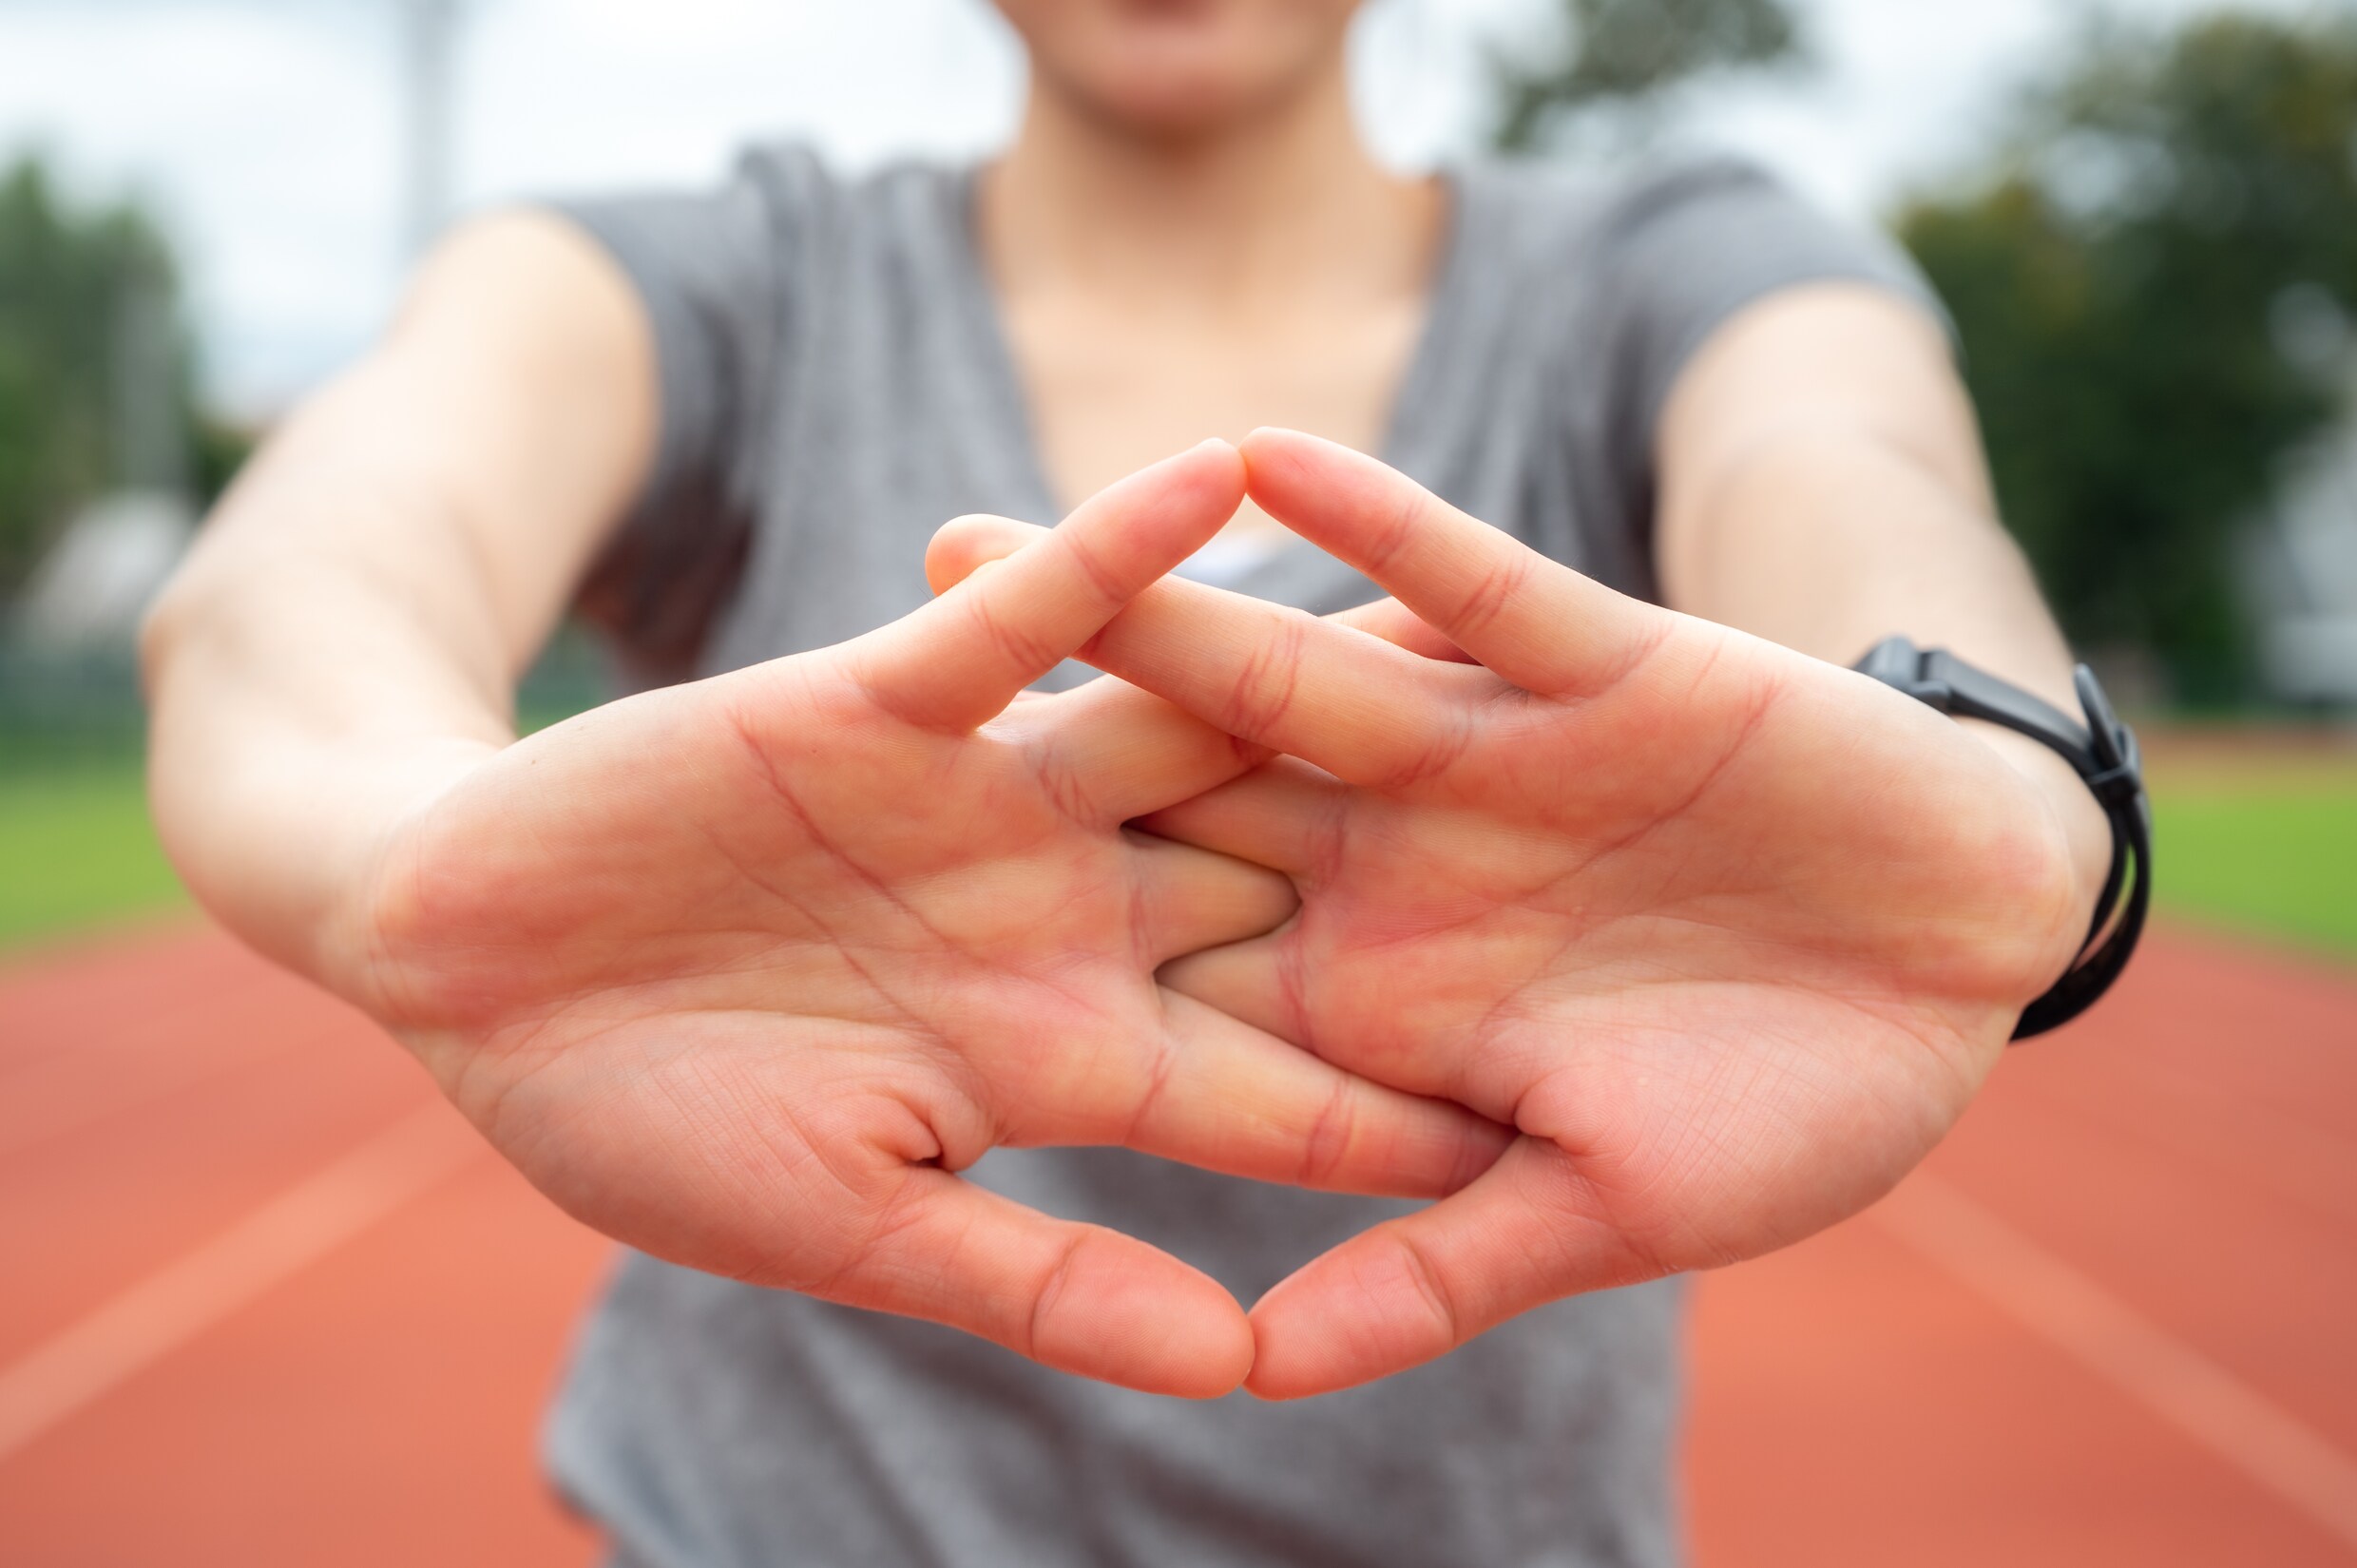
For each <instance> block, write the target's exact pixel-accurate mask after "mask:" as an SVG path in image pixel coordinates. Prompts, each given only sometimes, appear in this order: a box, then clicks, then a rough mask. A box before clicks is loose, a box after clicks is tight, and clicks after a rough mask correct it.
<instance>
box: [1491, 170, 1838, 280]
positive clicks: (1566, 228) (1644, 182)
mask: <svg viewBox="0 0 2357 1568" xmlns="http://www.w3.org/2000/svg"><path fill="white" fill-rule="evenodd" d="M1452 179H1453V180H1454V182H1455V183H1456V186H1457V188H1458V190H1459V191H1460V192H1461V193H1462V196H1463V200H1464V201H1465V204H1466V222H1467V226H1468V227H1469V228H1473V229H1476V230H1478V231H1480V233H1479V238H1480V239H1481V240H1482V241H1483V242H1484V243H1485V245H1487V246H1489V247H1492V248H1493V249H1494V251H1495V253H1496V254H1497V255H1499V256H1501V257H1502V258H1506V259H1510V260H1515V261H1520V262H1523V263H1525V264H1539V265H1546V266H1553V267H1558V268H1560V267H1561V266H1562V262H1563V260H1564V258H1567V257H1573V256H1579V257H1592V256H1593V255H1595V254H1596V253H1598V252H1600V251H1607V250H1611V249H1614V248H1617V247H1623V246H1626V245H1628V244H1629V243H1631V242H1632V241H1633V240H1636V239H1641V238H1644V237H1646V236H1647V235H1649V234H1650V233H1652V232H1654V231H1657V230H1658V229H1659V228H1661V227H1662V226H1663V225H1665V224H1673V225H1678V226H1684V227H1689V228H1692V227H1696V226H1703V227H1707V226H1712V225H1717V224H1726V225H1730V226H1732V225H1734V224H1737V223H1740V222H1743V221H1745V220H1748V219H1753V218H1755V217H1756V216H1757V215H1758V214H1759V213H1760V212H1761V211H1762V210H1764V209H1782V210H1785V211H1789V212H1792V213H1795V214H1808V215H1810V216H1811V218H1812V219H1813V220H1817V221H1820V222H1821V221H1824V219H1823V218H1822V215H1819V214H1817V213H1816V212H1815V209H1813V208H1812V207H1811V205H1810V204H1809V203H1808V202H1807V201H1805V200H1804V199H1803V198H1801V197H1800V196H1799V195H1798V194H1796V193H1795V192H1794V191H1793V190H1792V188H1791V187H1790V186H1788V185H1787V184H1786V183H1785V182H1783V181H1781V180H1780V179H1778V178H1777V177H1776V176H1775V175H1773V174H1772V173H1770V172H1769V171H1768V170H1767V169H1765V168H1763V167H1762V166H1760V165H1759V164H1757V163H1752V162H1751V161H1749V160H1747V159H1743V158H1739V157H1734V156H1732V155H1728V154H1692V155H1686V156H1680V157H1668V158H1658V159H1647V160H1642V161H1638V162H1636V163H1627V164H1620V165H1615V166H1611V167H1590V166H1585V165H1562V164H1555V163H1543V162H1537V161H1513V162H1504V161H1501V162H1484V163H1471V164H1468V165H1466V166H1465V167H1463V168H1461V169H1459V170H1456V171H1455V172H1454V173H1453V175H1452Z"/></svg>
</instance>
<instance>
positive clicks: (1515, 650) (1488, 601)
mask: <svg viewBox="0 0 2357 1568" xmlns="http://www.w3.org/2000/svg"><path fill="white" fill-rule="evenodd" d="M1242 449H1243V452H1244V463H1245V471H1246V473H1247V475H1248V476H1249V480H1250V484H1251V487H1252V495H1253V499H1254V500H1255V501H1257V502H1258V503H1259V504H1260V505H1261V507H1263V508H1264V509H1265V510H1266V511H1267V512H1268V513H1269V515H1270V516H1272V517H1274V518H1275V519H1276V520H1277V521H1278V522H1280V523H1282V524H1284V525H1285V526H1287V527H1289V528H1291V529H1293V531H1294V532H1295V533H1297V534H1299V535H1301V536H1302V537H1303V538H1304V539H1307V540H1309V541H1311V542H1312V543H1313V544H1315V545H1319V546H1320V547H1321V548H1323V549H1325V550H1327V551H1329V552H1330V553H1332V554H1333V555H1335V556H1338V557H1340V558H1341V559H1342V560H1344V561H1346V562H1348V563H1350V564H1351V565H1353V566H1356V567H1357V568H1358V569H1359V570H1360V571H1362V572H1365V573H1366V574H1367V575H1368V576H1369V577H1371V578H1373V579H1374V580H1375V581H1376V582H1378V583H1382V584H1383V585H1384V586H1385V587H1386V588H1389V590H1390V591H1391V592H1392V593H1393V594H1394V595H1395V596H1397V597H1398V599H1399V601H1400V602H1402V603H1404V604H1406V605H1407V606H1408V608H1409V609H1411V610H1413V611H1414V612H1415V613H1416V614H1417V615H1418V616H1419V617H1421V618H1422V619H1423V620H1424V621H1426V622H1427V623H1428V624H1429V625H1430V626H1431V627H1432V628H1433V630H1435V631H1437V632H1438V633H1439V634H1440V635H1442V636H1443V637H1446V638H1447V639H1448V640H1449V641H1451V642H1453V643H1455V644H1456V645H1457V646H1458V647H1460V648H1463V649H1464V650H1465V651H1466V653H1468V654H1471V655H1472V656H1473V657H1474V658H1475V659H1478V660H1481V661H1482V662H1483V663H1484V664H1485V665H1487V666H1488V667H1489V668H1490V669H1492V670H1495V671H1496V672H1497V673H1498V674H1499V675H1501V676H1503V677H1504V678H1505V679H1508V680H1511V681H1512V682H1514V684H1516V685H1518V686H1521V687H1523V688H1524V689H1525V690H1528V691H1535V692H1545V693H1549V694H1581V693H1587V692H1594V691H1600V690H1602V689H1603V688H1604V687H1606V686H1609V685H1611V684H1612V682H1613V681H1614V680H1615V679H1618V678H1619V675H1620V674H1621V673H1623V672H1625V671H1626V670H1628V669H1629V668H1630V667H1631V666H1633V665H1634V664H1635V663H1636V662H1637V661H1638V660H1640V659H1642V658H1643V656H1644V654H1645V653H1646V651H1647V650H1648V649H1650V648H1651V647H1652V646H1653V645H1654V643H1655V642H1656V641H1658V640H1659V638H1660V636H1661V635H1662V632H1663V630H1664V628H1665V625H1666V616H1665V613H1664V612H1662V611H1660V610H1658V609H1656V608H1654V607H1653V606H1650V605H1647V604H1643V603H1640V602H1638V601H1637V600H1634V599H1630V598H1628V597H1626V596H1625V595H1622V594H1617V593H1615V592H1613V591H1612V590H1611V589H1609V588H1607V587H1605V586H1603V584H1601V583H1596V582H1593V581H1591V580H1589V579H1588V578H1585V577H1582V576H1581V575H1580V574H1579V573H1578V572H1575V571H1573V570H1571V569H1570V568H1569V567H1567V566H1562V565H1559V564H1556V563H1554V562H1552V561H1549V560H1547V559H1546V557H1544V556H1543V555H1541V554H1539V553H1538V552H1537V551H1536V550H1533V549H1531V548H1530V547H1529V546H1528V545H1523V543H1522V542H1520V541H1519V540H1517V539H1515V538H1513V537H1512V536H1511V535H1509V534H1507V533H1505V532H1504V531H1503V530H1501V529H1498V528H1493V527H1491V526H1489V525H1487V524H1486V523H1482V522H1478V521H1476V520H1475V519H1473V518H1470V517H1467V516H1466V514H1465V513H1463V512H1461V511H1459V510H1457V509H1456V508H1455V507H1451V506H1449V505H1447V503H1446V502H1444V501H1442V500H1441V499H1440V498H1439V497H1437V496H1435V495H1433V494H1432V493H1431V492H1430V491H1429V490H1427V489H1426V488H1424V487H1423V486H1421V485H1418V484H1417V483H1416V482H1415V481H1414V480H1412V479H1409V478H1408V476H1407V475H1406V474H1403V473H1401V472H1399V471H1398V470H1397V469H1395V468H1388V467H1386V466H1385V465H1384V464H1381V463H1378V462H1376V461H1375V460H1374V459H1373V458H1371V457H1367V456H1364V455H1362V454H1361V453H1358V452H1354V451H1352V450H1351V449H1349V448H1348V447H1342V446H1337V445H1335V444H1334V443H1333V442H1331V441H1321V440H1319V439H1318V438H1317V437H1315V436H1311V435H1303V434H1301V433H1300V432H1298V431H1295V430H1255V431H1254V432H1253V433H1252V434H1251V435H1249V436H1247V437H1245V439H1244V442H1243V448H1242Z"/></svg>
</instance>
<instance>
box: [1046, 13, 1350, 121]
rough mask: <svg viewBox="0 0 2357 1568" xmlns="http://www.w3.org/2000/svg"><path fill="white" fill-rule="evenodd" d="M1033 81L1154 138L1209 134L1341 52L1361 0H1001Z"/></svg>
mask: <svg viewBox="0 0 2357 1568" xmlns="http://www.w3.org/2000/svg"><path fill="white" fill-rule="evenodd" d="M999 10H1001V11H1002V12H1003V13H1004V14H1005V15H1006V19H1007V21H1008V22H1010V23H1012V24H1013V26H1014V28H1015V30H1016V31H1017V32H1019V33H1021V34H1022V35H1023V39H1024V43H1025V46H1026V47H1027V48H1028V49H1029V52H1030V56H1031V68H1032V71H1033V73H1034V75H1035V77H1036V78H1037V79H1038V81H1039V83H1040V85H1041V86H1045V87H1047V88H1049V89H1051V90H1054V91H1056V92H1057V93H1059V94H1060V95H1061V96H1063V97H1064V98H1066V99H1068V100H1070V101H1072V102H1074V103H1076V104H1078V105H1081V106H1083V108H1084V109H1085V110H1086V112H1087V113H1089V114H1090V115H1091V116H1092V117H1093V118H1096V119H1098V120H1101V121H1103V122H1106V123H1108V124H1112V125H1115V126H1118V127H1120V128H1121V129H1122V130H1124V131H1126V132H1128V133H1130V134H1132V135H1138V136H1147V137H1153V138H1157V139H1167V138H1191V137H1198V136H1204V135H1211V134H1216V133H1217V132H1218V131H1220V130H1222V129H1225V128H1227V127H1229V126H1232V125H1235V124H1239V123H1241V122H1244V121H1246V120H1249V119H1251V118H1253V117H1254V116H1255V115H1256V114H1257V113H1259V112H1261V111H1262V110H1264V109H1266V108H1268V107H1270V106H1272V105H1275V104H1278V103H1281V102H1283V101H1284V100H1285V99H1286V98H1288V97H1290V96H1291V95H1292V94H1293V93H1294V92H1297V91H1299V90H1300V89H1301V87H1302V86H1303V85H1304V84H1306V83H1308V82H1310V81H1312V80H1313V79H1314V78H1315V77H1316V76H1317V74H1318V73H1319V72H1320V71H1322V70H1324V69H1327V68H1329V67H1332V65H1334V64H1335V63H1337V62H1339V60H1340V58H1341V52H1342V47H1343V36H1344V34H1345V32H1346V31H1347V30H1348V29H1349V25H1350V20H1351V13H1352V12H1353V11H1355V10H1357V0H999Z"/></svg>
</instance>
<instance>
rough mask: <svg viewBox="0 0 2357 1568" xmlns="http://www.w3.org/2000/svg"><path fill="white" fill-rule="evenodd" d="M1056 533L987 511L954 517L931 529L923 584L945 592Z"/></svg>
mask: <svg viewBox="0 0 2357 1568" xmlns="http://www.w3.org/2000/svg"><path fill="white" fill-rule="evenodd" d="M1053 532H1055V530H1054V529H1052V528H1043V527H1041V526H1039V525H1038V524H1037V523H1022V522H1018V521H1017V520H1015V519H1014V518H1011V517H999V516H996V515H994V514H992V513H989V512H971V513H968V515H966V516H964V517H953V518H951V519H949V522H947V523H944V524H943V525H942V526H940V527H938V528H935V529H934V530H933V537H932V538H931V539H930V540H929V542H927V544H926V545H925V583H926V585H927V586H928V587H929V588H931V589H932V590H933V592H934V593H935V594H945V593H948V592H949V590H950V589H951V588H954V587H956V586H957V585H958V584H959V583H963V582H965V581H966V580H967V579H968V578H969V577H971V576H973V575H974V573H975V572H976V571H978V570H980V569H981V568H982V567H984V566H987V565H989V564H991V563H992V562H996V561H1004V560H1006V558H1007V557H1008V556H1010V555H1012V554H1014V553H1015V552H1016V551H1017V550H1020V549H1022V548H1023V547H1024V546H1025V545H1035V544H1037V543H1039V542H1040V541H1041V540H1043V539H1045V538H1047V537H1048V536H1049V535H1050V534H1051V533H1053Z"/></svg>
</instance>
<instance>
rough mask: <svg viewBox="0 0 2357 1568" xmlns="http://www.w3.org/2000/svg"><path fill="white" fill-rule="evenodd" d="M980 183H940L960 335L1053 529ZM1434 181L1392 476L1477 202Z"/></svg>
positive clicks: (1005, 445) (1451, 297)
mask: <svg viewBox="0 0 2357 1568" xmlns="http://www.w3.org/2000/svg"><path fill="white" fill-rule="evenodd" d="M981 173H982V168H981V165H980V164H979V163H967V164H964V165H962V166H961V167H960V168H959V169H958V170H957V172H956V174H955V176H954V177H953V178H952V179H951V180H949V182H946V185H947V191H946V194H947V197H948V201H947V207H948V211H947V212H946V213H945V215H944V216H945V218H946V220H947V224H948V227H949V250H950V254H951V256H952V258H954V263H955V267H954V270H955V272H956V275H957V280H956V286H957V291H958V294H959V296H960V297H959V299H958V302H957V303H958V307H959V315H960V316H961V317H962V318H963V320H964V321H965V322H966V324H967V326H968V338H969V340H970V341H971V343H972V345H973V349H974V352H975V354H976V357H977V359H978V361H979V365H980V370H981V373H982V375H983V379H984V381H985V382H986V383H987V389H988V391H989V392H991V393H992V394H993V395H992V396H991V397H990V398H989V401H990V402H991V403H992V404H994V405H995V408H994V409H993V410H992V411H991V417H992V420H993V424H994V427H995V428H994V430H993V431H992V434H993V436H994V437H995V440H996V444H997V445H998V447H999V449H1000V452H1001V453H1003V454H1005V456H1006V459H1008V460H1010V465H1011V468H1012V470H1013V473H1014V475H1015V478H1016V482H1017V483H1018V484H1019V485H1020V486H1021V488H1023V489H1024V490H1025V491H1026V492H1027V493H1026V494H1025V496H1024V497H1023V500H1024V502H1025V505H1026V506H1027V507H1030V508H1031V509H1032V511H1033V515H1034V518H1035V519H1036V520H1038V521H1040V522H1043V523H1045V524H1049V525H1051V526H1052V525H1053V524H1054V523H1055V522H1056V521H1057V520H1058V519H1059V518H1061V517H1062V516H1063V515H1064V514H1063V507H1062V505H1061V503H1059V502H1058V501H1057V499H1056V493H1055V487H1054V486H1053V485H1052V484H1050V483H1049V482H1048V478H1047V466H1046V463H1045V462H1044V459H1043V458H1042V457H1041V454H1040V444H1039V438H1038V432H1037V429H1036V426H1035V424H1034V422H1033V418H1032V410H1031V399H1030V394H1029V392H1027V390H1026V389H1025V386H1024V381H1023V374H1022V372H1021V369H1020V368H1019V367H1018V366H1017V364H1016V362H1015V350H1014V344H1013V341H1012V340H1011V339H1010V338H1009V337H1008V336H1007V334H1006V317H1005V315H1004V313H1003V312H1002V311H1001V309H1000V306H999V297H998V290H997V288H996V286H995V285H993V284H992V282H991V280H990V277H989V271H988V269H987V267H986V266H985V265H984V262H983V258H982V243H981V230H980V227H979V223H978V220H979V211H978V208H977V199H978V195H979V192H980V188H981ZM1433 177H1434V178H1435V179H1437V180H1438V181H1439V182H1440V183H1441V187H1442V191H1443V193H1444V196H1445V199H1446V200H1445V205H1444V210H1443V215H1442V218H1441V223H1442V236H1441V244H1440V259H1439V262H1438V264H1437V265H1436V266H1435V267H1434V268H1433V272H1432V277H1431V281H1430V282H1429V283H1428V285H1427V289H1426V296H1425V310H1424V321H1423V324H1422V326H1421V327H1419V328H1418V330H1417V334H1416V344H1415V347H1414V349H1413V350H1411V351H1410V353H1409V354H1408V368H1407V370H1406V371H1405V372H1404V373H1402V375H1401V376H1400V379H1399V384H1398V385H1397V386H1396V387H1395V388H1394V389H1393V390H1392V393H1391V406H1390V408H1389V411H1387V412H1386V414H1385V416H1384V423H1383V440H1382V446H1381V449H1380V450H1378V451H1377V452H1376V453H1375V454H1374V455H1375V456H1376V457H1377V458H1378V459H1380V460H1381V461H1382V462H1384V463H1387V464H1389V465H1390V466H1391V467H1393V468H1403V469H1407V470H1409V471H1412V463H1413V448H1414V446H1415V444H1416V442H1415V437H1416V432H1417V430H1418V428H1419V427H1418V426H1417V423H1416V422H1417V421H1418V420H1419V419H1420V418H1421V417H1422V414H1423V411H1424V408H1425V405H1426V404H1427V403H1428V401H1429V400H1430V396H1431V393H1432V389H1433V388H1434V387H1435V386H1436V385H1437V384H1438V383H1439V381H1440V380H1441V379H1442V373H1443V364H1444V362H1445V361H1446V359H1447V354H1448V351H1449V348H1450V345H1451V344H1452V343H1453V342H1454V341H1455V337H1456V323H1457V317H1458V316H1459V315H1460V314H1461V312H1462V309H1463V296H1464V293H1465V289H1466V271H1467V252H1468V250H1469V249H1470V246H1469V243H1468V239H1467V237H1468V235H1469V234H1470V232H1471V230H1472V229H1473V227H1474V220H1475V215H1474V214H1473V213H1472V212H1471V211H1470V207H1471V203H1472V202H1473V201H1474V200H1475V199H1476V197H1475V182H1473V181H1472V180H1471V179H1469V178H1468V177H1467V174H1466V171H1465V170H1463V169H1460V168H1456V167H1453V166H1447V165H1444V166H1443V167H1441V168H1439V169H1436V170H1435V171H1434V176H1433ZM1315 548H1316V546H1315V545H1312V544H1310V542H1309V541H1307V540H1305V539H1300V538H1295V539H1293V540H1292V541H1290V542H1289V543H1287V544H1285V545H1280V546H1279V547H1277V548H1276V549H1274V550H1272V551H1270V552H1269V554H1268V555H1267V556H1266V557H1265V558H1263V559H1262V560H1260V561H1258V562H1256V563H1255V564H1253V565H1252V566H1251V567H1250V568H1249V569H1247V570H1245V571H1243V572H1242V573H1240V574H1238V575H1237V576H1236V578H1234V579H1233V580H1232V581H1231V582H1230V583H1228V584H1226V585H1228V586H1230V587H1233V588H1236V590H1238V591H1242V592H1250V591H1251V590H1252V587H1253V584H1255V583H1257V582H1259V581H1261V580H1264V579H1266V578H1268V577H1269V576H1271V575H1272V574H1273V573H1274V572H1277V571H1279V570H1282V569H1284V568H1285V566H1286V565H1287V564H1288V563H1289V562H1292V561H1294V560H1296V559H1298V558H1299V556H1300V555H1301V552H1303V551H1305V550H1314V549H1315Z"/></svg>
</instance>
